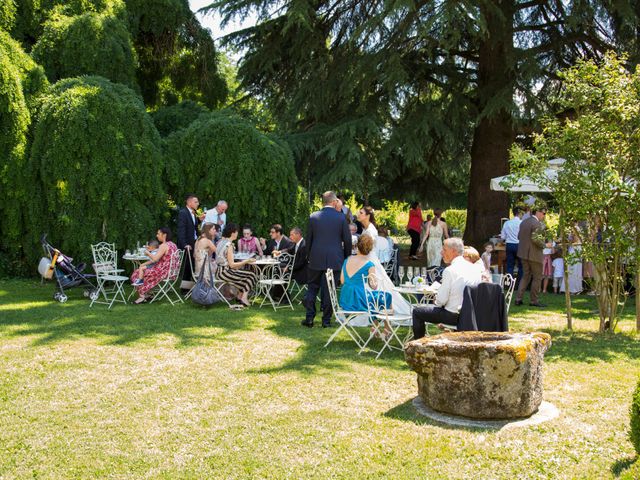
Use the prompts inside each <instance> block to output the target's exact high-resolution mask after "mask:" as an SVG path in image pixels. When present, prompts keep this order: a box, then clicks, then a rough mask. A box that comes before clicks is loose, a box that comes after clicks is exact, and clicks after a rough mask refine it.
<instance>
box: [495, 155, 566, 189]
mask: <svg viewBox="0 0 640 480" xmlns="http://www.w3.org/2000/svg"><path fill="white" fill-rule="evenodd" d="M564 162H565V160H564V158H554V159H553V160H549V161H548V162H547V165H548V166H547V168H545V169H544V175H545V177H546V178H548V179H549V180H550V181H552V182H553V181H555V180H556V179H557V178H558V172H559V171H560V170H561V169H562V165H563V164H564ZM490 188H491V190H493V191H495V192H504V191H507V190H508V191H509V192H520V193H537V192H546V193H548V192H550V190H549V189H548V188H547V187H545V186H542V185H539V184H537V183H536V182H535V181H533V180H531V179H530V178H527V177H524V178H520V179H517V180H516V178H515V176H513V175H503V176H501V177H495V178H492V179H491V183H490Z"/></svg>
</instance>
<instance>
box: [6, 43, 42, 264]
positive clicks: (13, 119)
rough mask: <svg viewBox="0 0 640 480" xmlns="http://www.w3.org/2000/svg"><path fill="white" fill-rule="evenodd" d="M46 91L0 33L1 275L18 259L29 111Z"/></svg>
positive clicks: (29, 64) (26, 61)
mask: <svg viewBox="0 0 640 480" xmlns="http://www.w3.org/2000/svg"><path fill="white" fill-rule="evenodd" d="M46 87H47V80H46V78H45V76H44V72H43V70H42V68H41V67H39V66H38V65H36V64H35V62H33V60H31V58H30V57H29V56H28V55H27V54H26V53H25V52H24V51H22V49H21V48H20V45H19V44H18V43H17V42H16V41H14V40H12V39H11V38H10V37H9V35H8V34H7V33H6V32H2V31H0V132H1V134H0V231H2V235H0V255H1V256H3V257H5V258H4V259H3V267H2V269H3V270H4V271H14V270H15V268H13V267H14V266H15V263H16V261H17V259H18V258H19V257H20V245H21V243H22V234H23V211H22V206H23V205H24V204H25V203H26V200H27V196H26V187H27V184H26V183H25V179H24V175H23V172H24V170H25V165H24V162H25V154H26V149H27V140H28V129H29V126H30V124H31V113H30V111H29V107H30V105H31V104H32V103H33V102H34V101H35V98H36V96H37V95H38V94H40V93H43V92H44V91H45V89H46Z"/></svg>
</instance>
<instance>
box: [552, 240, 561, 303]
mask: <svg viewBox="0 0 640 480" xmlns="http://www.w3.org/2000/svg"><path fill="white" fill-rule="evenodd" d="M553 257H554V259H553V261H552V262H551V265H552V267H553V293H560V284H561V283H562V279H563V278H564V259H563V258H562V250H557V251H556V253H555V254H554V255H553Z"/></svg>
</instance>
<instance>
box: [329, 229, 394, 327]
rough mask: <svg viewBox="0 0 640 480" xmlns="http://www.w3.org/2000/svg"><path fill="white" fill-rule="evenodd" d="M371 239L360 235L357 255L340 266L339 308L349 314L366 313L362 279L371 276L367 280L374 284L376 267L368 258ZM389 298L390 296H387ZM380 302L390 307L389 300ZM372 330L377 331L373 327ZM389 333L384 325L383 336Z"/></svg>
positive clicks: (371, 244)
mask: <svg viewBox="0 0 640 480" xmlns="http://www.w3.org/2000/svg"><path fill="white" fill-rule="evenodd" d="M373 245H374V243H373V238H372V237H371V236H370V235H362V236H360V238H359V239H358V244H357V247H358V253H357V254H356V255H351V256H350V257H349V258H347V259H346V260H345V261H344V263H343V264H342V272H341V273H340V283H342V289H341V290H340V301H339V302H340V306H341V307H342V308H343V309H344V310H347V311H350V312H366V311H367V300H368V297H367V292H366V290H365V288H364V280H363V279H364V277H365V276H367V275H371V276H372V277H371V278H370V279H369V281H370V284H371V280H373V281H374V282H375V273H376V267H375V265H374V263H373V262H372V261H371V260H370V258H369V253H371V250H372V249H373ZM371 287H372V288H376V285H372V284H371ZM372 293H373V294H374V295H375V294H382V293H383V292H376V291H373V292H372ZM388 297H390V295H388ZM385 300H386V301H384V302H382V304H383V305H385V306H386V307H387V308H390V307H391V298H387V299H385ZM372 330H377V328H376V327H373V328H372ZM389 332H390V328H389V326H388V325H385V335H387V334H388V333H389Z"/></svg>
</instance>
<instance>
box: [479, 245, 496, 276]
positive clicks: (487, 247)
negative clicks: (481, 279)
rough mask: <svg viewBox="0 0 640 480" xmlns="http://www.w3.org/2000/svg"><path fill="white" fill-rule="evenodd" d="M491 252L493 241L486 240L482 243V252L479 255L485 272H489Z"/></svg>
mask: <svg viewBox="0 0 640 480" xmlns="http://www.w3.org/2000/svg"><path fill="white" fill-rule="evenodd" d="M491 253H493V243H491V242H487V243H485V244H484V253H483V254H482V257H481V258H482V263H484V269H485V270H486V271H487V272H491Z"/></svg>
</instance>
